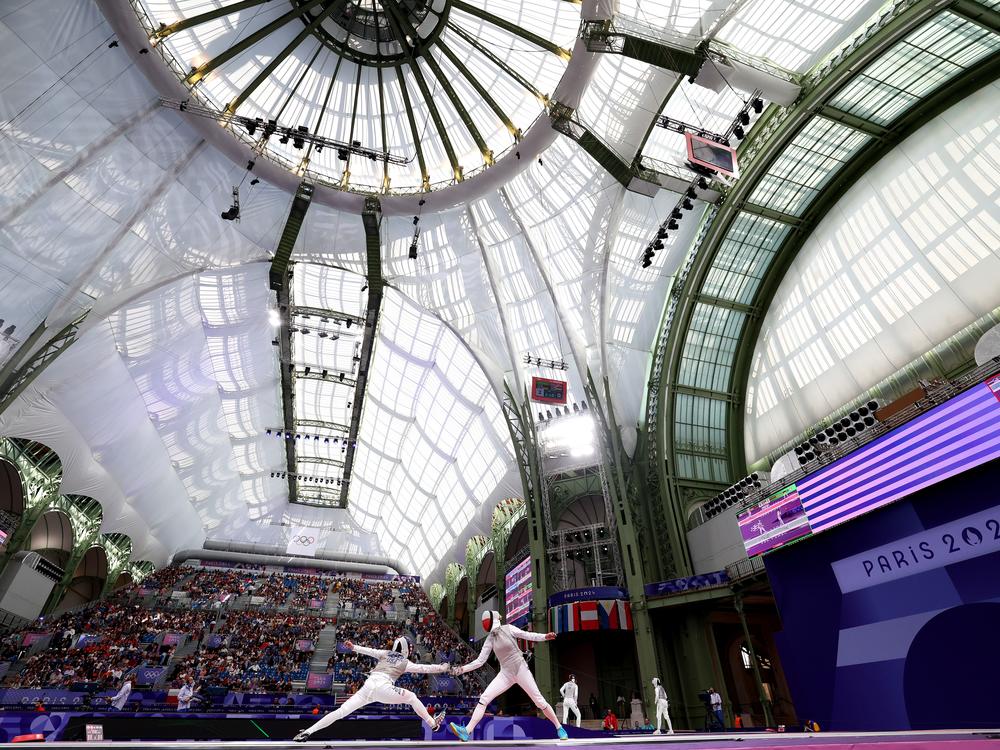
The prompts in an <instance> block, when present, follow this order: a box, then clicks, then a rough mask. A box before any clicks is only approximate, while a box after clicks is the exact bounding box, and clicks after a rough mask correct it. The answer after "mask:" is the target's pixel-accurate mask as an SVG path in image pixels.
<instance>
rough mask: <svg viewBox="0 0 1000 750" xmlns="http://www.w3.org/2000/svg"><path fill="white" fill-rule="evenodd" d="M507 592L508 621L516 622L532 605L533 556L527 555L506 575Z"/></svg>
mask: <svg viewBox="0 0 1000 750" xmlns="http://www.w3.org/2000/svg"><path fill="white" fill-rule="evenodd" d="M504 589H505V591H506V593H507V622H514V621H515V620H518V619H520V618H522V617H524V616H525V615H527V614H528V609H529V608H530V607H531V593H532V588H531V558H530V557H526V558H524V559H523V560H522V561H521V562H519V563H518V564H517V565H515V566H514V567H513V568H511V569H510V570H509V571H508V572H507V575H506V576H504Z"/></svg>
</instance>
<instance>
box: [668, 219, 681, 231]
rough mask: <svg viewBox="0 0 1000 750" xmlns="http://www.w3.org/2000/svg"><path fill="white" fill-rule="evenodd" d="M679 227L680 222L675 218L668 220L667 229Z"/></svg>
mask: <svg viewBox="0 0 1000 750" xmlns="http://www.w3.org/2000/svg"><path fill="white" fill-rule="evenodd" d="M679 227H680V224H678V223H677V222H676V221H674V220H673V219H671V220H670V221H668V222H667V229H678V228H679Z"/></svg>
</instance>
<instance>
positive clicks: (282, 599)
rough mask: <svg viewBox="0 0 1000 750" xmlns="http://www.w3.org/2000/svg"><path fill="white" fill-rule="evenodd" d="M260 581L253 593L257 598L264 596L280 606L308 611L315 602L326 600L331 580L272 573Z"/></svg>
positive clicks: (320, 577) (319, 577)
mask: <svg viewBox="0 0 1000 750" xmlns="http://www.w3.org/2000/svg"><path fill="white" fill-rule="evenodd" d="M258 580H259V584H258V586H257V588H256V589H255V590H254V592H253V593H254V595H255V596H263V597H264V598H265V599H267V600H268V601H269V602H271V603H274V604H276V605H279V606H280V605H286V606H288V607H292V608H297V609H306V608H308V607H309V606H310V603H311V602H312V601H314V600H315V601H325V600H326V595H327V592H328V590H329V588H330V580H331V579H329V578H324V577H322V576H311V575H289V574H287V573H272V574H270V575H268V576H265V577H264V578H263V579H258Z"/></svg>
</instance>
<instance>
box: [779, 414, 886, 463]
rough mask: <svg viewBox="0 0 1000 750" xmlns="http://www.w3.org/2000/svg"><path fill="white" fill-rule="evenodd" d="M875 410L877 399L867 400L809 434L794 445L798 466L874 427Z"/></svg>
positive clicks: (875, 420)
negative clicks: (827, 425)
mask: <svg viewBox="0 0 1000 750" xmlns="http://www.w3.org/2000/svg"><path fill="white" fill-rule="evenodd" d="M876 411H878V401H869V402H868V403H866V404H864V405H863V406H859V407H858V408H857V409H854V410H853V411H851V413H850V414H847V415H846V416H845V417H843V418H841V419H838V420H837V421H836V422H834V423H833V424H832V425H830V426H829V427H826V428H824V429H822V430H820V431H819V432H817V433H816V434H815V435H811V436H810V437H809V439H808V440H806V441H804V442H802V443H800V444H799V445H796V446H795V457H796V458H797V459H798V462H799V466H803V465H805V464H807V463H809V462H810V461H812V460H813V459H815V458H816V457H817V456H819V455H821V454H823V453H826V452H828V451H831V450H833V449H834V448H836V447H837V446H838V445H840V444H841V443H846V442H847V441H848V440H850V439H851V438H852V437H854V436H855V435H857V434H858V433H859V432H863V431H864V430H867V429H868V428H870V427H874V426H875V422H877V421H878V420H877V419H876V418H875V412H876Z"/></svg>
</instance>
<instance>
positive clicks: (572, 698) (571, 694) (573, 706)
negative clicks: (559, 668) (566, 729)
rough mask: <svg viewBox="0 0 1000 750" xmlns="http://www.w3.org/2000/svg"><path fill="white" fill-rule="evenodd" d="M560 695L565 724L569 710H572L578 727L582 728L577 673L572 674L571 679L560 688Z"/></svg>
mask: <svg viewBox="0 0 1000 750" xmlns="http://www.w3.org/2000/svg"><path fill="white" fill-rule="evenodd" d="M559 695H561V696H562V699H563V724H565V723H566V720H567V719H568V718H569V712H570V711H572V712H573V714H574V715H575V716H576V726H577V729H579V728H580V706H579V705H578V704H577V702H576V700H577V698H578V697H579V695H580V688H578V687H577V685H576V675H575V674H571V675H570V676H569V679H568V680H566V682H565V683H564V684H563V686H562V687H561V688H559Z"/></svg>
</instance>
